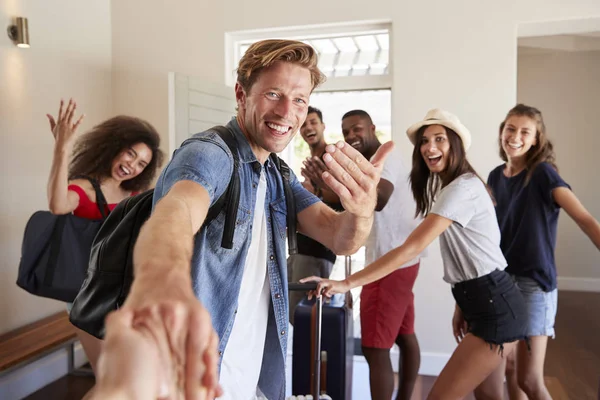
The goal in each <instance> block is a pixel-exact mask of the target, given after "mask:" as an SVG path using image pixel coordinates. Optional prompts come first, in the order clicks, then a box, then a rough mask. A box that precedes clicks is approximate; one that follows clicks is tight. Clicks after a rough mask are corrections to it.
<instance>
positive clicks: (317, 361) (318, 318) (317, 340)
mask: <svg viewBox="0 0 600 400" xmlns="http://www.w3.org/2000/svg"><path fill="white" fill-rule="evenodd" d="M288 287H289V290H294V291H298V290H299V291H302V292H309V291H311V290H316V289H317V283H316V282H309V283H289V284H288ZM315 309H316V310H315V313H316V315H315V337H314V353H313V363H314V368H312V377H311V378H312V379H311V382H312V384H313V387H312V395H313V399H319V395H320V393H319V392H320V391H321V381H320V379H321V325H322V324H321V323H322V321H323V296H317V300H316V302H315Z"/></svg>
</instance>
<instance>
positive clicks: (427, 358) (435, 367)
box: [390, 346, 451, 376]
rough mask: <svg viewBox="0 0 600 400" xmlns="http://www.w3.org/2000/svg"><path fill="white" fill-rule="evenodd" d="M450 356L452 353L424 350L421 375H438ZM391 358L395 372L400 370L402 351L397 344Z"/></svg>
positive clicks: (420, 369)
mask: <svg viewBox="0 0 600 400" xmlns="http://www.w3.org/2000/svg"><path fill="white" fill-rule="evenodd" d="M450 356H451V354H444V353H429V352H422V353H421V368H419V375H427V376H438V375H439V374H440V372H442V369H443V368H444V366H445V365H446V363H447V362H448V360H449V359H450ZM390 358H391V360H392V368H393V369H394V372H398V362H399V361H400V360H399V358H400V352H399V351H398V348H397V347H396V346H394V347H393V348H392V350H391V351H390Z"/></svg>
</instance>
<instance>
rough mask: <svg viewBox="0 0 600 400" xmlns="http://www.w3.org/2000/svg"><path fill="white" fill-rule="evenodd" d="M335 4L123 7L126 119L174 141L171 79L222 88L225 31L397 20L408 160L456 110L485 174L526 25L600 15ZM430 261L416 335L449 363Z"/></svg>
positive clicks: (398, 102)
mask: <svg viewBox="0 0 600 400" xmlns="http://www.w3.org/2000/svg"><path fill="white" fill-rule="evenodd" d="M326 3H327V4H326V5H324V3H323V2H322V1H318V0H307V1H305V2H303V3H302V4H299V3H294V4H293V6H292V5H291V4H292V3H289V4H290V6H289V7H285V5H286V4H288V3H282V2H280V1H275V0H255V1H252V2H249V1H241V0H226V1H222V2H220V3H218V2H198V1H193V0H185V1H184V0H182V1H180V2H178V5H177V6H176V7H175V6H173V5H172V4H170V3H166V2H165V3H161V4H156V3H155V4H153V5H152V6H149V5H148V2H147V1H145V0H128V1H123V0H119V1H113V2H112V16H113V19H112V22H113V65H114V70H113V88H114V90H113V100H114V103H115V107H116V110H117V111H119V112H128V113H134V114H136V115H138V116H140V117H142V118H147V119H149V120H150V121H151V122H152V123H154V124H155V125H156V127H157V128H158V129H159V131H161V132H163V134H164V135H166V132H167V127H168V120H167V72H168V71H171V70H174V71H177V72H182V73H185V74H192V75H196V76H201V77H204V78H205V79H207V80H210V81H214V82H217V83H224V82H225V72H224V64H225V61H224V60H225V52H224V34H225V32H232V31H239V30H248V29H264V28H273V27H288V26H298V25H312V24H329V23H336V22H350V21H357V20H388V21H391V22H392V28H393V37H392V43H391V48H392V54H393V56H394V60H393V62H394V65H393V71H392V73H393V99H392V105H393V130H394V133H393V135H394V138H395V139H396V140H397V143H398V144H399V145H400V146H401V148H402V149H403V151H405V152H406V154H408V153H410V150H411V149H410V145H409V142H408V141H407V140H406V139H405V136H404V130H405V129H406V127H407V126H408V125H409V124H411V123H412V122H414V121H416V120H418V119H420V118H422V117H423V116H424V114H425V112H426V111H427V110H428V109H429V108H432V107H445V108H448V109H450V110H452V111H453V112H455V113H457V114H458V115H459V116H460V117H461V119H462V120H463V121H464V123H465V124H466V125H467V126H468V127H469V128H470V129H471V131H472V132H473V135H474V144H473V146H472V149H471V151H470V152H469V156H470V158H471V160H472V161H473V164H474V166H475V167H476V168H477V169H478V171H479V172H480V173H481V174H482V175H484V176H487V173H488V172H489V171H490V170H491V169H492V168H493V167H494V166H495V165H497V164H498V163H499V161H500V160H499V158H498V156H497V151H496V143H495V133H496V129H497V126H498V123H499V121H500V120H501V119H502V117H503V115H504V114H505V113H506V111H507V110H508V109H509V108H510V107H512V106H513V105H514V103H515V101H516V98H517V96H516V81H517V68H516V66H517V52H516V40H517V23H518V22H532V21H544V20H550V19H563V18H582V17H589V16H593V15H597V16H598V15H600V2H598V1H597V0H572V1H567V0H564V1H553V2H551V3H550V4H549V3H548V2H547V1H543V0H527V1H516V0H509V1H504V2H492V1H481V0H457V1H453V2H448V1H444V0H434V1H429V2H422V3H419V2H414V1H411V2H406V1H391V0H372V1H370V2H369V5H368V7H365V3H364V1H359V0H345V1H342V0H330V1H327V2H326ZM163 138H166V136H163ZM434 247H435V248H437V244H436V245H435V246H434ZM434 250H435V249H434ZM432 253H433V255H432V256H431V257H429V259H427V261H426V262H424V263H423V265H422V269H421V274H420V277H419V279H418V281H417V287H416V303H417V333H418V335H419V338H420V342H421V346H422V350H423V351H424V352H425V353H426V356H427V355H430V356H432V357H433V358H435V356H436V355H440V357H438V358H440V359H443V358H444V357H447V355H448V354H449V353H450V352H451V351H452V350H453V348H454V339H453V338H452V334H451V329H450V321H451V317H452V310H453V299H452V296H451V294H450V288H449V286H448V285H447V284H445V283H444V282H442V279H441V277H442V267H441V258H440V257H439V253H437V251H432ZM442 365H443V363H442Z"/></svg>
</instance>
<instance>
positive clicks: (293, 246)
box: [271, 153, 298, 255]
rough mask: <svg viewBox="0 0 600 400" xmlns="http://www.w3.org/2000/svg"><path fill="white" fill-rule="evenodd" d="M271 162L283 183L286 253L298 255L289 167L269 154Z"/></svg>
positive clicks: (274, 155)
mask: <svg viewBox="0 0 600 400" xmlns="http://www.w3.org/2000/svg"><path fill="white" fill-rule="evenodd" d="M271 160H273V163H274V164H275V166H276V167H277V170H279V173H280V174H281V178H282V181H283V191H284V193H285V205H286V208H287V232H288V251H289V253H290V255H292V254H298V237H297V232H296V231H297V228H296V226H297V221H296V200H295V198H294V192H293V191H292V186H291V185H290V167H289V166H288V165H287V164H286V163H285V161H283V160H282V159H281V158H279V157H278V156H277V154H275V153H271Z"/></svg>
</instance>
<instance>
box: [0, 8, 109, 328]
mask: <svg viewBox="0 0 600 400" xmlns="http://www.w3.org/2000/svg"><path fill="white" fill-rule="evenodd" d="M15 16H24V17H27V18H28V22H29V38H30V43H31V48H29V49H19V48H17V47H16V46H14V45H13V43H12V42H11V41H10V40H9V38H8V37H7V35H6V33H5V32H6V27H7V26H8V25H9V22H10V21H11V18H12V17H15ZM0 22H1V23H2V25H1V26H0V137H1V138H2V139H1V142H0V160H1V162H2V178H0V179H1V184H0V187H1V188H2V196H1V200H0V210H2V212H1V214H0V333H3V332H6V331H9V330H11V329H14V328H17V327H19V326H21V325H24V324H26V323H29V322H32V321H35V320H38V319H40V318H42V317H44V316H47V315H49V314H51V313H53V312H57V311H59V310H63V309H64V304H62V303H59V302H55V301H52V300H45V299H42V298H38V297H35V296H33V295H30V294H28V293H27V292H25V291H23V290H22V289H20V288H18V287H17V286H16V284H15V281H16V277H17V269H18V265H19V258H20V249H21V241H22V238H23V229H24V227H25V223H26V221H27V219H28V218H29V216H30V215H31V214H32V213H33V212H34V211H36V210H38V209H47V202H46V181H47V178H48V172H49V170H50V163H51V158H52V149H53V145H54V139H53V138H52V134H51V132H50V130H49V128H48V122H47V120H46V117H45V114H46V113H52V114H56V113H57V112H58V102H59V99H60V98H61V96H62V97H64V98H66V99H68V98H69V97H70V96H73V97H74V98H76V99H77V101H78V104H79V109H80V110H81V111H83V112H85V113H86V115H87V117H86V119H85V121H84V123H83V126H82V128H83V129H86V128H89V127H91V126H92V124H95V123H98V122H100V121H101V120H102V119H105V118H107V117H108V116H110V114H111V108H112V107H111V57H112V55H111V23H110V2H109V1H107V0H106V1H94V2H81V1H75V0H68V1H67V0H63V1H59V2H53V3H52V5H49V4H46V2H45V1H17V0H4V1H2V2H0Z"/></svg>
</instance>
